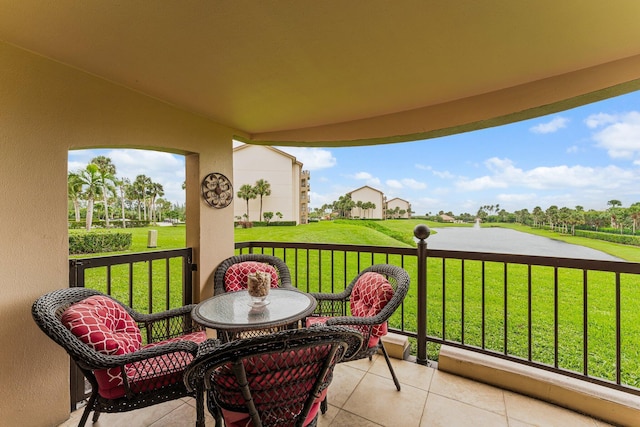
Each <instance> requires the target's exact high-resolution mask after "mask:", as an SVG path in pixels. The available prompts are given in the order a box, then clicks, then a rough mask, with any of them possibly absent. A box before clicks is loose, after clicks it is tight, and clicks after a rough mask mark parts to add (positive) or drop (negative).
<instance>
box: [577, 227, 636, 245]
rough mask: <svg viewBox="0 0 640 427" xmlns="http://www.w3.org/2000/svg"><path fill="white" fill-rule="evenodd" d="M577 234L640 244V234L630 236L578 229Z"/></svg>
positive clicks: (616, 241)
mask: <svg viewBox="0 0 640 427" xmlns="http://www.w3.org/2000/svg"><path fill="white" fill-rule="evenodd" d="M575 235H576V236H579V237H588V238H589V239H598V240H604V241H605V242H611V243H620V244H621V245H632V246H640V237H639V236H629V235H627V234H613V233H601V232H598V231H585V230H576V233H575Z"/></svg>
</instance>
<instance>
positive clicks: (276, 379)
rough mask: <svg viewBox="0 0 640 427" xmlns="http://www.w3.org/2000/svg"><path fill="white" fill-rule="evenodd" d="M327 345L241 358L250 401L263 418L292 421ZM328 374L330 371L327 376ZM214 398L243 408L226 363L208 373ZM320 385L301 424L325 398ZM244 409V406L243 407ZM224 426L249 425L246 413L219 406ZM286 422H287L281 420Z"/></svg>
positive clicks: (308, 421) (236, 385) (322, 361)
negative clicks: (319, 389) (251, 399)
mask: <svg viewBox="0 0 640 427" xmlns="http://www.w3.org/2000/svg"><path fill="white" fill-rule="evenodd" d="M329 350H330V347H329V346H322V347H318V348H315V349H313V350H312V349H308V348H307V349H300V350H293V351H285V352H282V353H276V354H264V355H260V356H254V357H250V358H248V359H245V360H243V364H244V367H245V370H246V373H247V380H248V384H249V388H250V389H251V393H252V398H253V402H254V403H255V405H256V407H257V408H258V411H261V412H263V417H264V418H263V422H264V423H265V424H267V425H272V424H273V423H274V422H276V421H277V422H280V423H282V422H283V420H289V421H292V420H293V418H294V417H295V415H296V414H299V413H300V411H301V410H302V408H303V407H304V403H305V400H306V399H307V397H308V396H309V393H310V391H311V390H312V389H313V386H314V384H315V383H316V381H317V380H318V374H319V371H320V370H321V369H322V367H323V366H324V363H325V362H324V358H325V357H326V355H327V352H328V351H329ZM330 375H332V373H331V371H330V372H328V373H327V376H330ZM212 385H213V386H214V392H215V395H216V401H217V402H219V404H220V405H221V406H223V407H229V406H231V407H234V408H238V407H240V408H243V407H244V405H245V402H246V401H245V398H244V396H243V395H242V392H241V390H240V386H239V385H238V381H237V379H236V376H235V374H234V372H233V369H232V367H231V365H230V364H227V365H223V366H221V367H220V368H218V369H216V371H215V372H214V373H213V374H212ZM326 392H327V389H324V390H323V391H322V392H321V393H320V395H319V396H318V397H316V398H315V399H314V404H313V406H312V407H311V410H310V412H309V414H308V415H307V417H306V418H305V422H304V425H307V424H309V423H310V422H311V421H312V420H313V419H314V418H315V416H316V414H317V413H318V410H319V407H320V402H322V400H323V399H324V398H325V396H326ZM243 409H244V408H243ZM222 413H223V416H224V419H225V425H226V426H249V425H253V424H252V423H251V419H250V416H249V414H248V413H246V412H241V411H234V410H230V409H224V408H222ZM282 425H288V424H282Z"/></svg>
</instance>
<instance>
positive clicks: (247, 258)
mask: <svg viewBox="0 0 640 427" xmlns="http://www.w3.org/2000/svg"><path fill="white" fill-rule="evenodd" d="M246 262H250V263H256V264H258V265H259V264H262V266H261V267H259V269H258V268H256V264H245V265H244V266H241V267H240V268H238V264H242V263H246ZM245 267H248V268H245ZM229 269H231V272H230V273H229ZM252 269H256V271H268V272H270V273H271V274H272V277H271V287H272V288H276V287H279V288H287V289H295V288H294V287H293V285H292V284H291V274H290V273H289V267H287V264H285V263H284V261H282V260H281V259H280V258H277V257H275V256H271V255H262V254H244V255H236V256H232V257H230V258H227V259H225V260H224V261H222V262H221V263H220V264H219V265H218V267H216V271H215V272H214V276H213V282H214V295H220V294H221V293H224V292H230V291H237V290H241V289H246V287H247V278H246V274H248V273H250V272H255V271H251V270H252ZM226 280H229V285H228V286H229V290H227V285H225V283H226Z"/></svg>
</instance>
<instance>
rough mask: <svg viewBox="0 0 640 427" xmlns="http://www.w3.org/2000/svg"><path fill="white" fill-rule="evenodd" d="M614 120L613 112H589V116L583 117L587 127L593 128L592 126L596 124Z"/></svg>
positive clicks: (599, 124)
mask: <svg viewBox="0 0 640 427" xmlns="http://www.w3.org/2000/svg"><path fill="white" fill-rule="evenodd" d="M616 120H617V118H616V116H615V115H613V114H607V113H598V114H591V115H590V116H589V117H587V118H586V119H585V121H584V122H585V124H586V125H587V127H589V128H591V129H594V128H597V127H598V126H603V125H607V124H609V123H614V122H615V121H616Z"/></svg>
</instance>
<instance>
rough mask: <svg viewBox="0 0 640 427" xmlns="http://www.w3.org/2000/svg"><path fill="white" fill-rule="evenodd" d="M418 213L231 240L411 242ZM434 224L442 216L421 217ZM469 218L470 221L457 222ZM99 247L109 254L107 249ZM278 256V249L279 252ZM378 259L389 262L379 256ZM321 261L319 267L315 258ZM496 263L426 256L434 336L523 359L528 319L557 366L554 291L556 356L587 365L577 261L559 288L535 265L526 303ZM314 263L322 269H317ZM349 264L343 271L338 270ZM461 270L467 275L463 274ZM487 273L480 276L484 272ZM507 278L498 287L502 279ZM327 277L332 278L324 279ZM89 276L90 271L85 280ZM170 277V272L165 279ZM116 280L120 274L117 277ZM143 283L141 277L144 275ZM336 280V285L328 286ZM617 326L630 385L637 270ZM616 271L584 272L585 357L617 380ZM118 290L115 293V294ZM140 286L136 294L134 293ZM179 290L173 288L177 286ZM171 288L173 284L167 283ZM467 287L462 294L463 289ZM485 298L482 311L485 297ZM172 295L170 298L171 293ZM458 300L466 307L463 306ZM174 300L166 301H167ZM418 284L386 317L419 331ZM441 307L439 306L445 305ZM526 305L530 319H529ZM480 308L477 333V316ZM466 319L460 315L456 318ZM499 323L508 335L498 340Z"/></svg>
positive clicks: (602, 246)
mask: <svg viewBox="0 0 640 427" xmlns="http://www.w3.org/2000/svg"><path fill="white" fill-rule="evenodd" d="M421 223H424V221H421V220H388V221H377V222H374V221H333V222H319V223H311V224H307V225H301V226H297V227H275V226H272V227H258V228H250V229H240V228H238V229H236V230H235V240H236V242H242V241H267V242H277V241H281V242H282V241H284V242H308V243H339V244H359V245H372V246H393V247H415V245H413V244H409V243H407V242H411V241H412V240H411V239H412V238H413V229H414V227H415V226H416V225H417V224H421ZM427 225H429V227H431V228H437V227H446V226H461V225H457V224H456V225H449V224H441V223H427ZM462 226H472V225H462ZM509 228H514V229H516V230H518V231H524V232H531V233H533V234H539V235H542V236H545V237H550V238H555V239H560V240H564V241H567V242H569V243H575V244H582V245H584V246H588V247H591V248H594V249H598V250H601V251H603V252H607V253H610V254H612V255H615V256H618V257H620V258H623V259H627V260H629V261H639V260H640V248H635V247H625V246H623V245H617V244H612V243H608V242H603V241H595V240H589V239H585V238H577V237H572V236H563V235H559V234H557V233H551V232H548V231H543V230H537V229H531V228H528V227H520V226H513V225H509ZM153 229H156V230H158V247H157V248H156V250H164V249H172V248H179V247H184V245H185V228H184V226H178V227H155V228H153ZM127 231H130V232H132V233H133V247H132V250H131V251H130V252H140V251H147V250H150V249H147V247H146V242H147V232H148V229H131V230H127ZM104 255H106V254H104ZM276 255H277V256H280V257H283V258H284V257H285V254H284V252H277V253H276ZM286 259H287V261H288V263H289V264H290V268H291V270H292V271H291V273H292V277H294V281H295V282H296V284H297V285H298V286H299V287H300V288H301V289H304V290H310V291H318V290H322V291H340V290H341V289H342V288H343V287H344V285H345V284H346V283H348V282H349V281H350V279H351V277H353V275H355V274H356V273H357V271H358V266H359V265H360V264H359V262H361V263H362V265H364V266H366V265H368V264H369V263H370V262H371V258H370V256H366V257H360V259H358V257H357V256H356V255H355V254H348V255H345V256H344V257H343V256H336V258H335V259H332V258H331V254H330V253H328V252H327V253H318V252H317V251H316V252H312V251H310V252H309V254H303V255H300V256H299V259H298V265H297V266H294V265H292V264H293V262H294V260H295V259H296V257H295V254H294V252H293V251H292V250H289V251H288V252H287V253H286ZM375 262H386V259H384V257H383V256H379V257H377V258H376V259H375ZM389 262H391V263H394V264H400V263H401V262H404V265H403V266H404V268H405V269H406V270H407V271H408V272H409V274H410V275H411V277H412V284H414V283H416V277H417V272H416V271H417V269H416V265H415V258H413V257H408V258H405V259H404V261H402V260H401V259H400V257H399V256H391V257H390V259H389ZM319 265H321V268H319V267H318V266H319ZM506 268H507V271H506V272H505V266H504V265H503V264H501V263H485V265H484V271H483V266H482V263H480V262H476V261H465V262H464V268H463V267H462V262H461V261H459V260H446V261H443V260H442V259H437V258H430V259H429V260H428V267H427V270H428V301H427V317H428V333H429V335H431V336H438V337H442V336H444V337H446V338H447V339H451V340H456V341H462V340H463V338H464V342H465V343H466V344H469V345H475V346H483V345H484V346H485V347H486V348H488V349H492V350H495V351H499V352H503V351H505V349H506V351H507V352H508V353H509V354H512V355H516V356H519V357H523V358H527V357H528V356H529V355H528V349H529V341H528V335H527V331H528V329H529V323H530V324H531V330H532V337H531V357H532V359H533V360H535V361H538V362H541V363H546V364H549V365H554V364H555V363H556V361H555V360H554V338H555V336H554V309H553V307H554V300H555V298H556V295H557V303H558V304H557V305H558V312H557V320H558V332H557V334H558V354H559V358H558V361H557V364H558V366H559V367H561V368H565V369H569V370H574V371H577V372H582V371H583V370H584V359H585V355H584V351H583V344H582V343H583V332H584V331H583V317H584V313H583V300H584V297H583V287H582V272H581V271H576V270H568V269H559V270H558V283H559V286H558V289H555V286H554V269H553V268H550V267H532V287H531V296H532V298H531V307H530V308H529V306H528V301H529V289H528V282H527V267H526V266H519V265H509V266H508V267H506ZM320 272H321V274H320ZM345 272H346V273H345ZM104 274H105V273H104V272H100V273H98V272H96V276H95V280H96V281H97V282H95V285H91V287H97V288H98V289H101V286H102V288H104V285H100V284H99V283H98V282H99V281H100V280H103V279H100V276H102V277H104ZM121 274H123V273H119V272H118V271H117V270H115V269H114V271H113V272H112V276H113V277H114V280H117V281H118V286H116V288H117V289H118V291H117V292H116V293H115V295H116V296H117V297H118V298H122V299H123V300H125V301H126V300H127V299H126V298H127V297H126V294H124V295H123V294H122V292H126V283H124V282H122V280H121V279H118V277H120V275H121ZM135 274H136V279H138V277H140V279H141V280H143V281H146V280H147V277H148V274H149V273H148V269H146V268H140V269H139V270H137V271H136V272H135ZM152 274H153V281H154V297H153V303H152V305H153V308H154V310H158V309H159V308H162V307H163V304H164V301H165V300H166V298H164V297H163V295H162V294H161V292H160V291H156V290H155V286H156V285H155V283H156V281H158V283H159V285H158V286H159V287H160V288H162V286H163V281H164V280H165V276H166V275H165V273H164V272H163V267H162V266H159V267H156V266H154V268H153V272H152ZM463 274H464V280H463ZM483 277H484V280H483ZM505 277H506V278H507V283H508V287H507V288H506V290H505V286H504V280H505ZM328 279H329V280H328ZM92 280H94V279H92ZM172 280H173V279H172ZM121 282H122V283H121ZM144 283H146V282H144ZM331 287H333V288H331ZM620 287H621V314H620V320H621V331H622V349H621V358H622V365H621V366H622V383H623V384H629V385H632V386H635V387H638V386H640V354H639V353H640V311H639V310H637V309H636V301H638V300H640V277H637V276H635V275H621V282H620ZM614 290H615V277H614V275H613V274H611V273H598V272H591V273H589V287H588V297H587V302H588V311H587V316H588V336H589V345H588V348H587V355H586V360H587V363H588V368H587V371H588V373H589V375H593V376H595V377H600V378H604V379H607V380H612V381H614V380H615V376H614V371H613V370H612V367H613V366H615V360H616V355H615V343H616V337H615V330H616V323H615V322H616V317H615V292H614ZM118 292H120V293H118ZM138 292H140V294H141V295H140V296H138V295H137V294H138ZM146 292H147V290H146V289H143V290H140V291H136V296H134V299H135V300H136V301H139V300H141V299H142V300H143V301H142V302H140V303H139V304H141V305H142V306H143V307H144V306H148V303H147V302H145V301H144V298H145V297H144V295H145V293H146ZM176 292H177V291H176ZM172 294H173V291H172ZM463 295H464V297H463ZM483 298H484V304H485V305H484V312H483V310H482V301H483ZM171 299H172V300H173V299H174V298H173V297H171ZM505 301H506V304H507V316H506V319H507V324H506V326H505V323H504V322H505V308H504V307H505ZM463 302H464V308H463ZM173 303H174V302H172V304H173ZM416 306H417V290H416V287H415V285H414V286H412V288H411V290H410V292H409V295H408V296H407V298H406V300H405V304H404V307H403V311H402V312H397V313H396V314H395V315H394V317H393V318H392V319H391V321H390V324H391V326H392V327H395V328H401V327H402V323H401V322H402V318H403V316H404V322H405V323H404V328H405V329H406V330H409V331H415V330H416V326H415V325H416V320H417V319H416V314H415V313H416ZM443 307H444V309H443ZM529 310H530V311H531V318H529ZM483 317H484V335H483V333H482V324H483ZM463 319H464V324H463V322H462V320H463ZM505 330H506V340H505ZM437 351H438V348H437V346H433V345H430V347H429V357H430V358H437Z"/></svg>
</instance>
